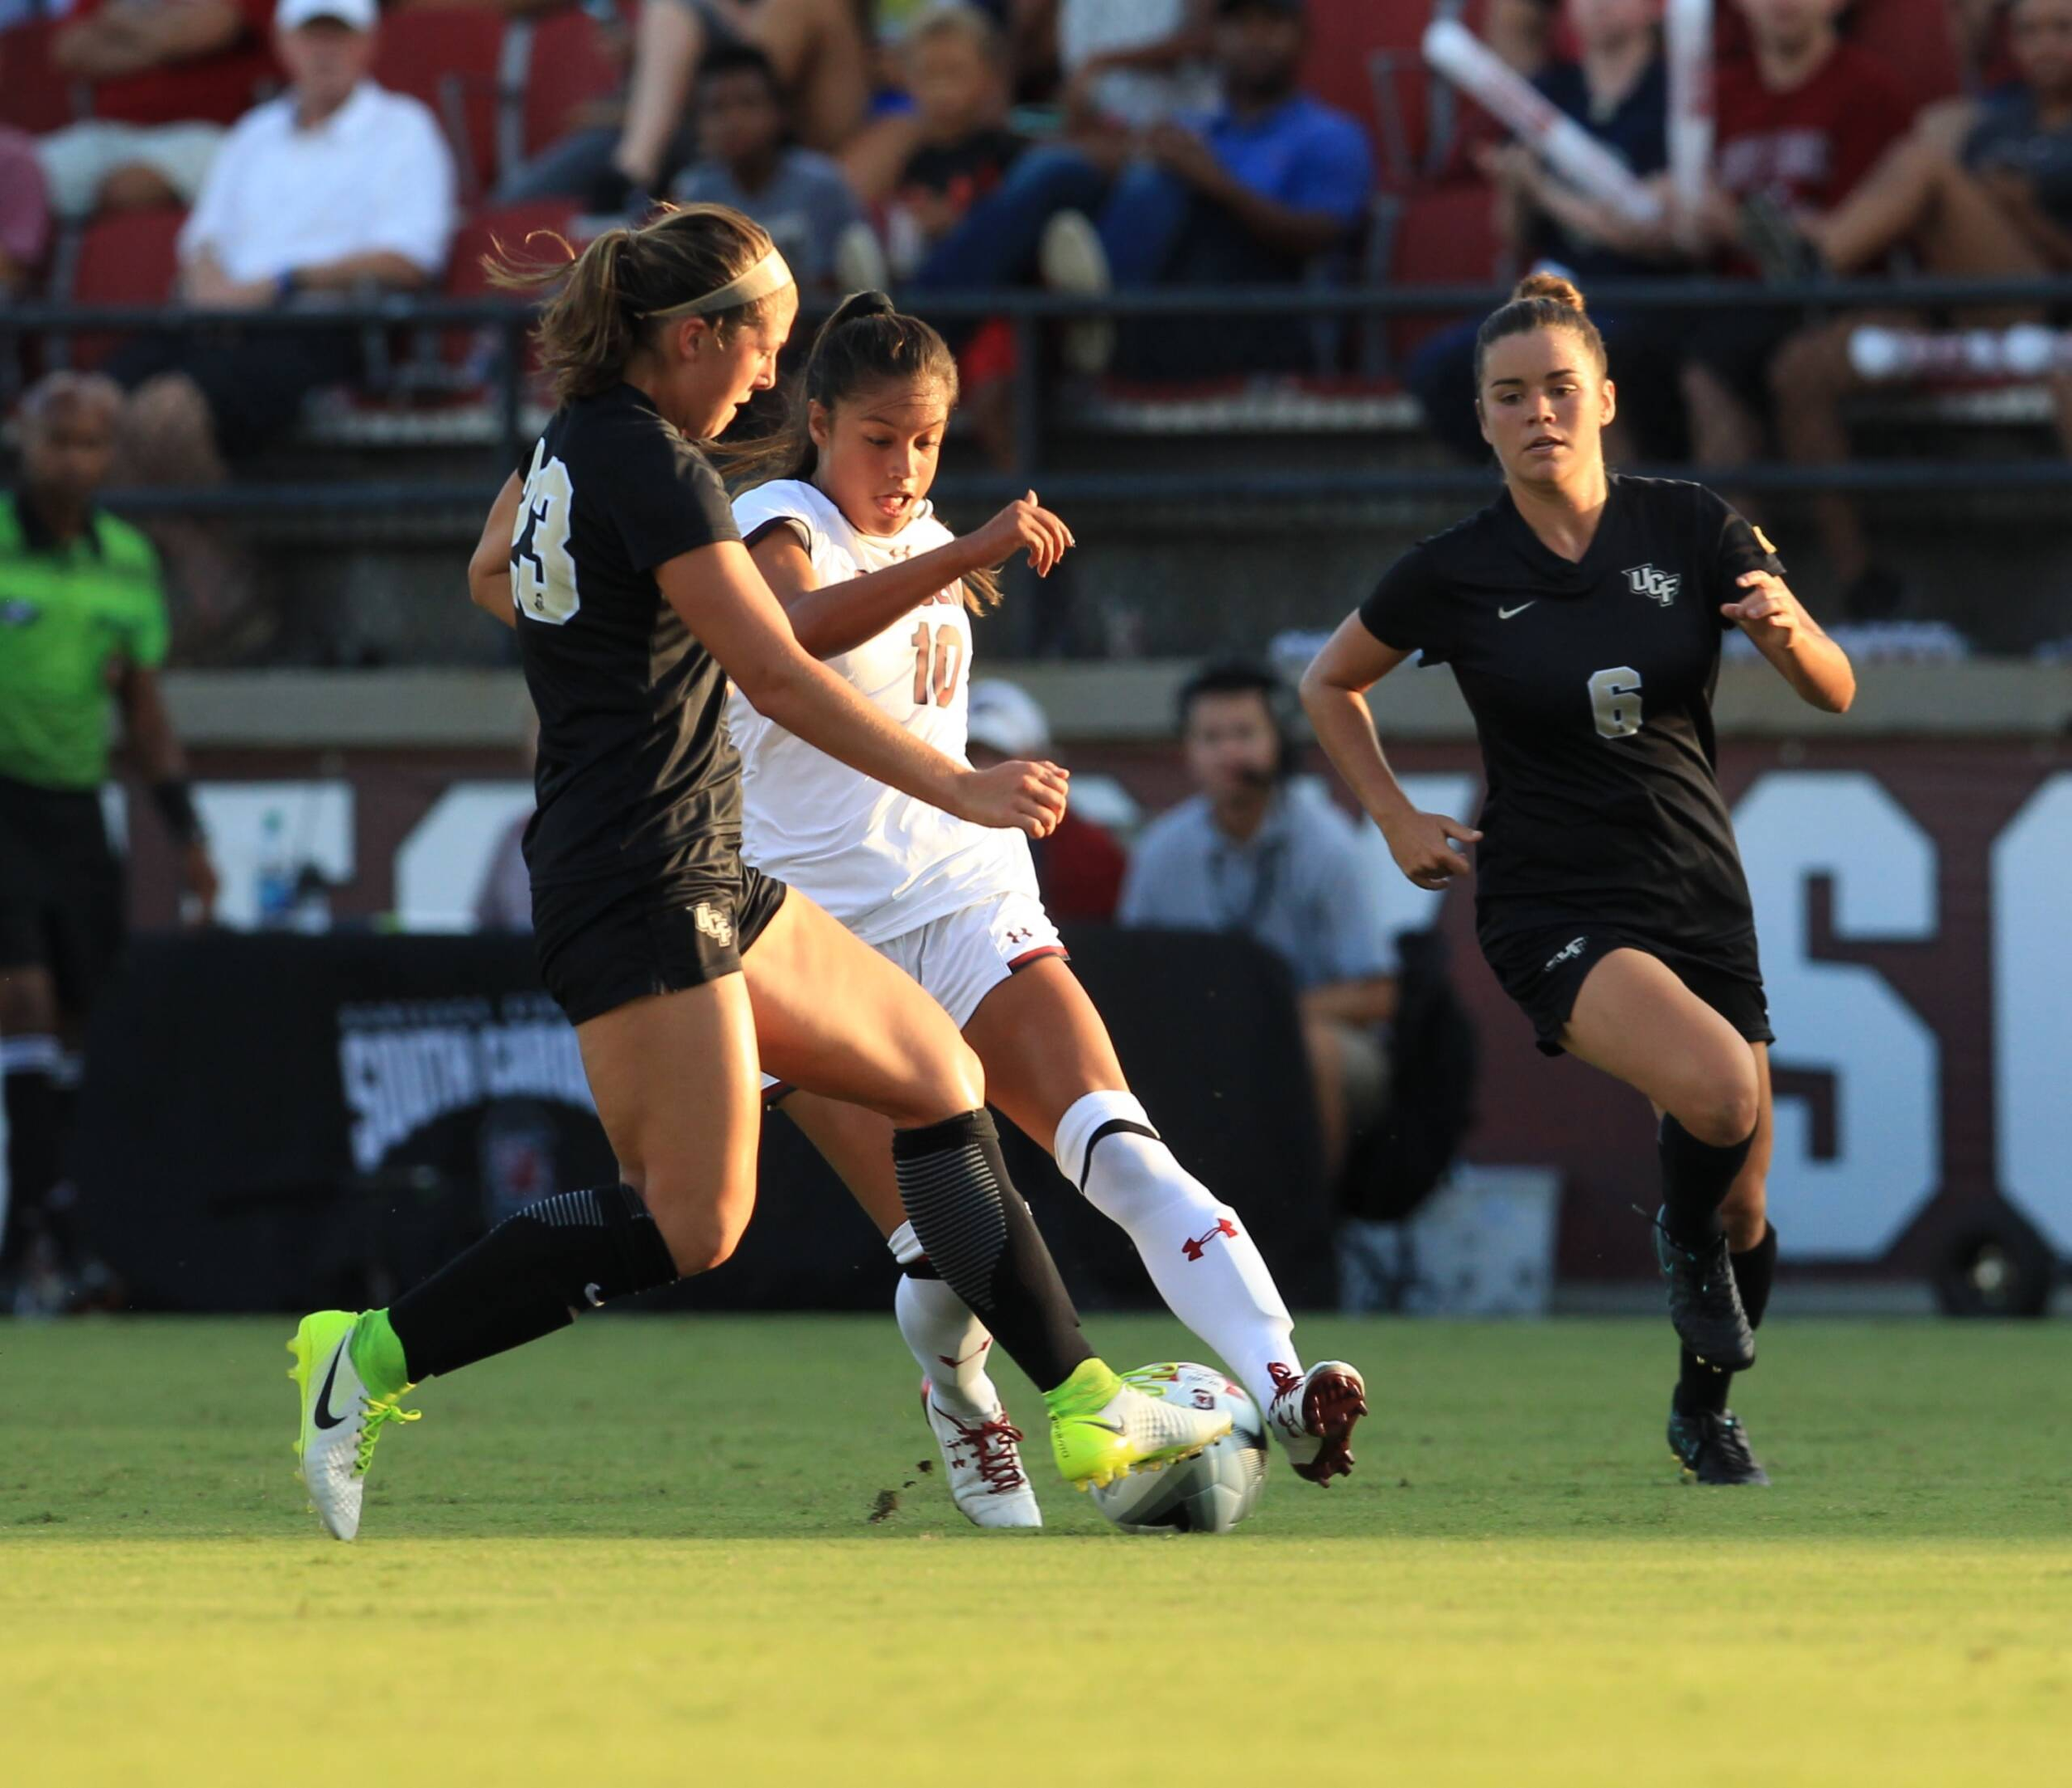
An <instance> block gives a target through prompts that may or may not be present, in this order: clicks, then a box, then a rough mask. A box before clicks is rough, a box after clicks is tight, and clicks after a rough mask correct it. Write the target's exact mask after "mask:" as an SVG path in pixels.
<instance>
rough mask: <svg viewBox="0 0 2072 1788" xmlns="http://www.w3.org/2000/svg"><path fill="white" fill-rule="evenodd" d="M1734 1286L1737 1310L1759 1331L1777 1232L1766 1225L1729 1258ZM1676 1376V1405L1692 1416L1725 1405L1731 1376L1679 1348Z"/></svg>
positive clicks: (1773, 1276)
mask: <svg viewBox="0 0 2072 1788" xmlns="http://www.w3.org/2000/svg"><path fill="white" fill-rule="evenodd" d="M1732 1258H1733V1269H1734V1283H1735V1285H1736V1286H1738V1287H1739V1288H1740V1291H1741V1307H1742V1308H1743V1310H1746V1311H1747V1313H1748V1326H1749V1327H1750V1328H1751V1329H1760V1328H1761V1327H1762V1313H1763V1312H1764V1311H1765V1310H1767V1309H1769V1307H1770V1286H1771V1285H1772V1281H1775V1279H1776V1276H1777V1232H1776V1229H1775V1228H1773V1227H1771V1226H1769V1225H1766V1226H1765V1227H1764V1228H1763V1232H1762V1240H1761V1241H1760V1242H1757V1243H1756V1245H1755V1246H1754V1247H1752V1248H1750V1249H1749V1250H1748V1251H1747V1252H1746V1253H1745V1254H1736V1255H1734V1256H1733V1257H1732ZM1679 1359H1680V1366H1679V1369H1678V1372H1677V1377H1676V1406H1677V1407H1678V1408H1679V1409H1682V1410H1685V1411H1689V1412H1690V1413H1691V1414H1693V1415H1695V1414H1696V1413H1697V1412H1698V1411H1700V1410H1709V1411H1711V1412H1712V1413H1713V1414H1714V1415H1715V1416H1717V1415H1719V1413H1720V1412H1721V1411H1723V1410H1724V1409H1725V1408H1726V1406H1727V1391H1728V1387H1729V1386H1730V1385H1732V1384H1733V1378H1734V1375H1733V1373H1732V1372H1721V1371H1719V1369H1718V1368H1717V1367H1712V1366H1708V1365H1707V1364H1706V1363H1704V1361H1703V1360H1701V1359H1699V1357H1698V1356H1697V1355H1696V1354H1695V1353H1692V1352H1691V1350H1690V1348H1684V1349H1682V1351H1681V1353H1680V1355H1679Z"/></svg>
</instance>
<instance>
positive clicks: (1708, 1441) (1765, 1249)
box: [1669, 1043, 1777, 1484]
mask: <svg viewBox="0 0 2072 1788" xmlns="http://www.w3.org/2000/svg"><path fill="white" fill-rule="evenodd" d="M1749 1047H1750V1048H1751V1049H1752V1050H1753V1051H1754V1052H1755V1060H1756V1075H1757V1080H1758V1081H1759V1082H1760V1084H1761V1086H1762V1094H1761V1115H1760V1116H1758V1117H1757V1119H1756V1134H1755V1140H1754V1141H1753V1142H1751V1143H1750V1144H1749V1145H1748V1159H1747V1162H1746V1163H1745V1164H1744V1165H1743V1167H1742V1170H1741V1171H1740V1172H1739V1173H1738V1174H1737V1175H1734V1182H1733V1185H1732V1186H1730V1187H1729V1188H1728V1191H1727V1196H1726V1198H1725V1199H1724V1201H1723V1202H1722V1204H1720V1207H1719V1223H1720V1227H1721V1228H1723V1229H1724V1230H1725V1231H1726V1234H1727V1247H1728V1251H1729V1252H1728V1258H1729V1260H1730V1261H1731V1262H1732V1263H1733V1274H1734V1286H1735V1289H1736V1290H1738V1291H1739V1292H1740V1294H1741V1302H1742V1306H1743V1309H1745V1310H1747V1313H1748V1327H1749V1329H1751V1330H1755V1329H1761V1328H1762V1318H1763V1314H1764V1312H1765V1311H1767V1310H1768V1309H1769V1307H1770V1287H1771V1285H1772V1281H1773V1280H1774V1279H1775V1277H1776V1270H1777V1232H1776V1229H1774V1228H1772V1226H1771V1223H1770V1218H1769V1212H1768V1199H1767V1180H1768V1178H1769V1173H1770V1151H1771V1145H1772V1139H1773V1137H1774V1136H1775V1132H1776V1123H1775V1111H1774V1107H1773V1104H1772V1098H1771V1093H1770V1046H1769V1045H1768V1044H1767V1043H1754V1044H1751V1045H1749ZM1733 1378H1734V1375H1733V1373H1732V1372H1723V1371H1721V1370H1719V1368H1718V1367H1713V1366H1709V1365H1708V1364H1706V1363H1705V1362H1704V1361H1703V1360H1701V1359H1699V1358H1698V1356H1697V1355H1696V1354H1695V1353H1692V1352H1691V1351H1690V1348H1684V1349H1683V1350H1682V1353H1681V1356H1680V1359H1679V1362H1678V1372H1677V1379H1676V1391H1675V1396H1673V1397H1672V1399H1671V1403H1670V1412H1669V1446H1670V1451H1671V1453H1673V1454H1675V1457H1676V1461H1677V1464H1679V1465H1680V1467H1681V1468H1683V1470H1684V1472H1685V1473H1686V1474H1687V1475H1688V1476H1690V1477H1691V1478H1695V1480H1696V1481H1697V1482H1698V1483H1704V1484H1765V1483H1768V1482H1769V1481H1770V1479H1769V1476H1768V1474H1767V1473H1766V1472H1765V1471H1764V1470H1763V1468H1762V1466H1761V1465H1760V1464H1758V1463H1757V1460H1756V1458H1755V1455H1754V1454H1752V1452H1751V1451H1750V1450H1749V1448H1748V1436H1747V1430H1745V1429H1744V1428H1743V1426H1742V1425H1741V1421H1740V1418H1739V1417H1738V1416H1736V1415H1735V1414H1734V1412H1733V1411H1732V1410H1731V1409H1729V1408H1728V1406H1727V1393H1728V1387H1730V1386H1731V1385H1732V1384H1733Z"/></svg>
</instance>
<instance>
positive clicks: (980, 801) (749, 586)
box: [655, 541, 1067, 838]
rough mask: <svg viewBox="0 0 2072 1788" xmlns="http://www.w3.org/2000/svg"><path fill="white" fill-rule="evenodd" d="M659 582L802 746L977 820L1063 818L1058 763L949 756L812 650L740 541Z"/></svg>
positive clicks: (1042, 830)
mask: <svg viewBox="0 0 2072 1788" xmlns="http://www.w3.org/2000/svg"><path fill="white" fill-rule="evenodd" d="M655 580H656V582H657V583H658V584H661V590H662V594H663V595H664V596H665V597H666V598H667V599H668V601H669V604H670V606H671V608H674V609H675V611H676V613H678V614H679V615H680V616H681V617H682V618H683V622H684V625H685V627H689V628H690V631H691V632H692V633H694V634H695V636H696V637H698V639H699V641H700V642H702V643H703V644H704V647H705V649H706V650H707V651H709V652H710V653H711V654H712V655H713V656H714V658H716V659H718V660H719V664H720V667H721V668H722V669H723V670H724V671H726V673H727V675H728V676H730V677H732V678H733V680H734V683H735V685H737V686H738V688H739V689H740V690H741V693H742V694H743V695H744V696H746V697H747V698H748V702H749V704H750V705H751V706H752V707H753V708H754V709H755V710H756V712H757V713H758V714H762V715H764V716H766V717H767V719H772V720H774V721H776V723H777V724H778V725H779V726H781V727H782V728H785V730H786V732H789V733H796V734H797V735H798V736H799V737H800V738H802V739H804V740H805V742H806V743H807V744H809V745H815V746H818V747H820V749H821V750H822V751H824V752H826V753H827V754H828V755H829V757H839V759H840V760H841V761H842V762H844V763H845V764H848V765H849V766H850V767H851V768H853V769H857V770H860V771H863V774H864V775H865V776H873V777H875V778H876V779H877V781H880V782H883V783H886V784H887V785H889V786H891V787H893V788H896V789H897V790H899V791H901V793H902V794H906V795H912V796H913V797H914V798H915V799H916V800H924V801H926V802H927V803H928V804H929V805H930V806H931V807H940V808H941V809H942V810H943V811H944V812H945V813H949V814H954V815H956V816H957V817H958V818H959V819H960V820H970V821H972V822H973V823H974V824H977V825H984V826H997V827H1000V828H1002V829H1014V830H1018V831H1022V832H1026V833H1027V834H1029V836H1030V837H1031V838H1046V837H1048V836H1049V835H1050V833H1051V832H1052V831H1053V830H1055V828H1056V826H1057V823H1058V821H1059V820H1060V819H1061V818H1062V817H1063V816H1064V813H1065V786H1066V781H1067V778H1066V774H1065V771H1063V770H1061V769H1060V768H1059V767H1057V765H1055V764H1053V763H1005V764H1001V765H999V766H998V767H995V768H993V769H991V770H984V771H977V770H972V769H969V768H968V767H965V766H964V765H963V764H960V763H956V762H952V761H951V760H950V759H949V758H948V757H945V756H944V755H943V754H942V753H941V752H939V751H937V750H936V749H935V747H933V746H932V745H925V744H923V743H921V741H920V740H919V739H917V738H915V737H914V736H913V734H911V733H909V732H907V731H906V728H904V727H901V726H898V725H896V724H895V723H893V722H892V721H891V720H888V719H886V717H885V716H884V715H883V714H880V713H879V712H878V711H877V709H875V708H873V706H872V705H871V704H869V703H868V702H867V701H865V700H864V699H863V697H862V696H860V695H858V694H857V693H856V691H855V690H853V689H851V688H850V687H849V685H848V684H847V683H845V682H844V680H842V679H841V678H840V677H839V676H837V675H835V674H834V672H833V671H830V670H829V669H828V668H827V666H825V665H824V664H822V663H820V661H819V660H818V659H815V658H811V657H809V656H807V655H806V653H805V651H803V650H802V649H801V648H800V645H799V642H798V640H797V639H796V637H794V635H793V633H792V632H791V627H790V626H789V625H788V624H787V623H786V620H785V616H784V611H783V609H781V608H779V607H778V605H777V599H776V597H775V596H773V595H772V594H771V593H770V586H769V585H768V584H766V583H764V582H763V580H762V574H760V573H759V572H757V570H756V565H755V561H754V560H752V559H751V558H750V557H749V556H748V549H747V548H746V547H744V546H742V545H741V543H740V542H739V541H719V543H718V544H716V545H714V546H700V547H699V548H697V549H696V550H694V551H691V552H687V553H679V554H678V555H676V556H675V558H674V559H671V560H668V561H667V562H666V563H665V564H662V565H657V566H656V568H655Z"/></svg>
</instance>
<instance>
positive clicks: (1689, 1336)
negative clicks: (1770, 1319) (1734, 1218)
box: [1655, 1215, 1756, 1372]
mask: <svg viewBox="0 0 2072 1788" xmlns="http://www.w3.org/2000/svg"><path fill="white" fill-rule="evenodd" d="M1655 1258H1656V1260H1657V1261H1658V1262H1661V1269H1662V1277H1663V1278H1665V1279H1666V1280H1667V1281H1669V1319H1670V1322H1671V1324H1673V1325H1674V1326H1675V1330H1676V1337H1677V1339H1679V1340H1680V1341H1681V1342H1682V1343H1684V1345H1685V1347H1687V1348H1690V1350H1691V1352H1692V1353H1695V1354H1696V1355H1697V1356H1698V1357H1699V1359H1701V1360H1703V1361H1704V1363H1705V1364H1706V1365H1708V1366H1711V1367H1716V1368H1717V1369H1718V1370H1719V1371H1721V1372H1746V1371H1747V1369H1748V1368H1749V1367H1751V1366H1752V1365H1754V1364H1755V1363H1756V1332H1755V1330H1754V1329H1751V1328H1750V1327H1749V1326H1748V1313H1747V1311H1746V1310H1743V1308H1742V1307H1741V1288H1740V1286H1737V1285H1736V1284H1735V1283H1734V1269H1733V1262H1732V1261H1730V1260H1729V1259H1728V1257H1727V1238H1726V1237H1725V1236H1723V1235H1716V1236H1714V1238H1712V1240H1711V1241H1709V1242H1702V1243H1700V1244H1699V1246H1698V1247H1695V1248H1687V1247H1685V1246H1684V1245H1683V1244H1682V1243H1681V1242H1678V1241H1675V1239H1674V1238H1671V1235H1670V1233H1669V1232H1668V1231H1667V1230H1666V1229H1665V1228H1663V1227H1662V1219H1661V1216H1660V1215H1657V1216H1656V1218H1655Z"/></svg>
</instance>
